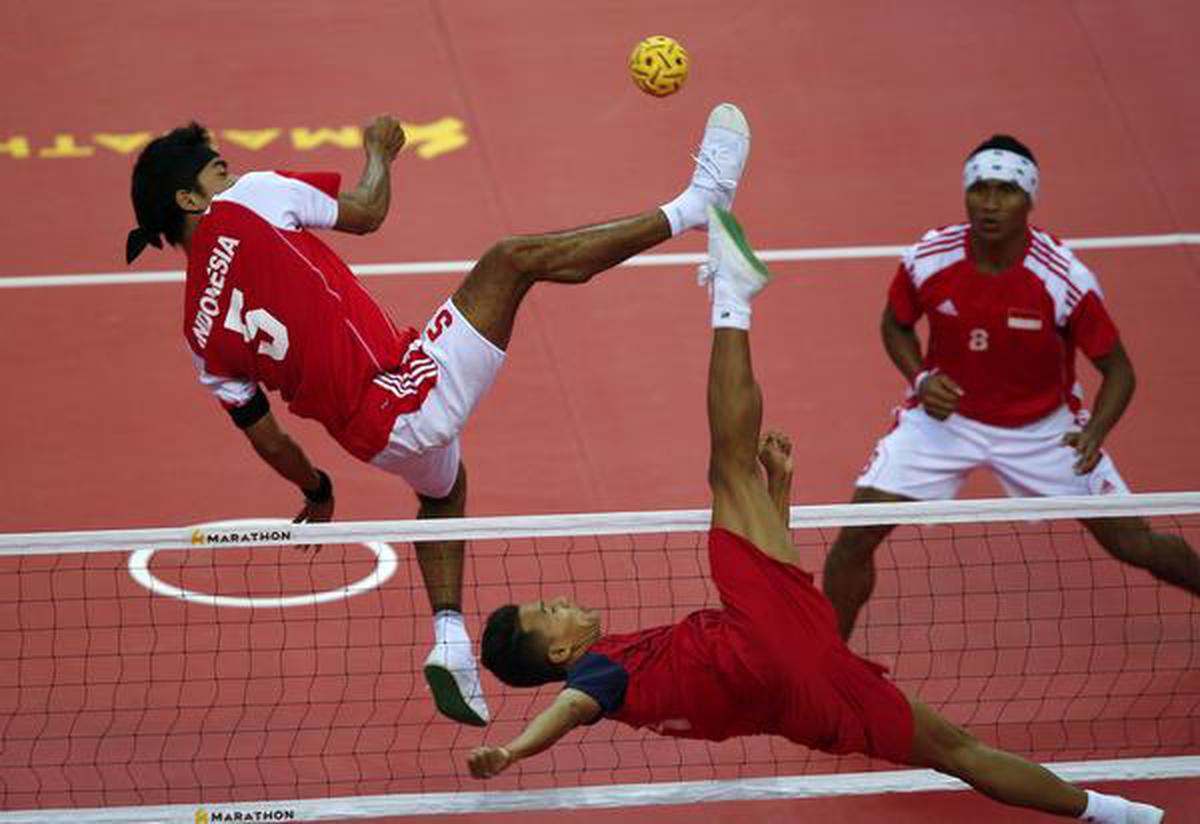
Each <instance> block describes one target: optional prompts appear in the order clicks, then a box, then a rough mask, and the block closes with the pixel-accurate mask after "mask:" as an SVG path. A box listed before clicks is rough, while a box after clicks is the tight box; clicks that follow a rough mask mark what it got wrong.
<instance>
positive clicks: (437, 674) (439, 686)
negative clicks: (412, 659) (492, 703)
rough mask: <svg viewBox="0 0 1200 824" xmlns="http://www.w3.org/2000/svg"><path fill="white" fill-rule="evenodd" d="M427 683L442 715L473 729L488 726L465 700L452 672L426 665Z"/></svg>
mask: <svg viewBox="0 0 1200 824" xmlns="http://www.w3.org/2000/svg"><path fill="white" fill-rule="evenodd" d="M425 683H427V684H429V689H430V690H431V691H432V692H433V701H434V703H435V704H437V708H438V712H440V713H441V714H442V715H444V716H446V717H447V718H452V719H454V720H455V721H457V722H458V723H460V724H468V725H470V726H472V727H486V726H487V721H484V720H483V719H482V718H480V717H479V714H478V713H476V712H475V710H473V709H471V707H470V706H469V705H468V704H467V702H466V701H464V700H463V697H462V692H461V691H460V690H459V689H458V682H457V681H455V680H454V676H453V675H452V674H451V673H450V670H448V669H446V668H445V667H439V666H434V665H432V664H430V665H426V667H425Z"/></svg>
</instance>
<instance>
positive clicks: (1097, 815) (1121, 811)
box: [1079, 790, 1163, 824]
mask: <svg viewBox="0 0 1200 824" xmlns="http://www.w3.org/2000/svg"><path fill="white" fill-rule="evenodd" d="M1085 792H1087V799H1088V803H1087V809H1086V810H1084V811H1083V815H1081V816H1079V819H1080V820H1081V821H1087V822H1089V823H1090V824H1158V822H1159V821H1162V817H1163V811H1162V810H1160V809H1159V808H1158V807H1152V806H1150V805H1149V804H1139V803H1137V802H1136V801H1130V800H1128V799H1126V798H1122V797H1121V796H1119V795H1105V794H1104V793H1098V792H1095V791H1093V790H1086V791H1085Z"/></svg>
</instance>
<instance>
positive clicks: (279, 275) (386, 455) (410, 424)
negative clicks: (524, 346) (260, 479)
mask: <svg viewBox="0 0 1200 824" xmlns="http://www.w3.org/2000/svg"><path fill="white" fill-rule="evenodd" d="M403 145H404V131H403V129H402V128H401V126H400V124H399V123H398V122H397V121H396V120H394V119H392V118H391V117H379V118H377V119H376V120H375V121H374V122H373V123H371V124H370V125H369V126H368V127H367V128H366V130H365V132H364V135H363V146H364V149H365V150H366V156H367V157H366V168H365V170H364V172H363V176H362V179H361V181H360V182H359V184H358V186H357V187H356V188H354V189H352V190H350V191H342V192H340V191H339V185H340V177H339V176H338V175H336V174H324V173H322V174H293V173H290V172H251V173H248V174H244V175H242V176H241V177H235V176H234V175H232V174H230V172H229V168H228V165H227V164H226V162H225V160H224V159H223V158H221V157H220V156H219V155H218V154H217V153H216V151H214V150H213V149H212V148H211V147H210V145H209V140H208V135H207V133H206V132H205V130H204V129H203V128H202V127H201V126H199V125H198V124H196V123H192V124H191V125H189V126H185V127H182V128H179V129H175V130H174V131H172V132H170V133H169V134H167V135H165V136H164V137H161V138H158V139H157V140H154V141H153V142H151V143H150V144H149V145H148V146H147V147H146V149H145V150H144V151H143V152H142V153H141V155H140V156H139V158H138V161H137V164H136V165H135V166H134V170H133V187H132V196H133V206H134V211H135V213H136V215H137V221H138V227H137V228H136V229H134V230H133V231H132V232H130V233H129V239H128V242H127V246H126V258H127V260H128V261H129V262H132V261H133V259H134V258H135V257H137V255H138V254H139V253H140V252H141V251H142V250H143V249H144V248H145V247H146V245H147V244H151V245H154V246H156V247H158V248H161V247H162V239H161V238H162V237H165V238H166V240H167V242H168V243H170V244H171V245H173V246H182V247H183V249H184V251H185V252H186V253H187V260H188V267H187V285H186V288H185V293H184V318H183V332H184V337H185V338H186V339H187V342H188V346H189V347H190V348H191V350H192V357H193V360H194V362H195V365H196V368H197V370H198V371H199V375H200V382H201V383H202V384H204V385H205V386H206V387H207V388H208V389H209V390H210V391H211V392H212V393H213V394H214V395H215V396H216V398H217V400H218V401H220V403H221V404H222V405H223V406H224V407H225V409H226V410H227V411H228V412H229V415H230V416H231V418H232V419H233V423H234V424H235V425H236V426H238V427H239V428H240V429H241V430H242V432H243V433H245V435H246V437H247V438H248V439H249V441H250V445H251V446H252V447H253V448H254V450H255V452H256V453H257V454H258V455H259V456H260V457H261V458H262V459H263V460H264V461H266V463H268V464H269V465H270V466H271V467H272V468H273V469H274V470H275V471H276V472H277V473H279V474H280V475H281V476H283V477H284V478H285V479H287V480H288V481H290V482H291V483H293V484H295V485H296V486H297V487H298V488H299V490H300V491H301V492H302V493H303V495H304V499H305V502H304V507H303V509H302V510H301V511H300V514H299V515H298V516H297V518H296V520H297V521H327V520H329V519H330V518H331V517H332V516H333V508H334V498H333V485H332V482H331V481H330V478H329V476H328V475H327V474H326V473H325V472H323V471H321V470H320V469H317V468H316V467H314V466H313V465H312V464H311V463H310V462H309V460H308V458H307V457H306V455H305V453H304V451H303V450H302V449H301V448H300V446H299V445H298V444H297V443H296V442H295V441H293V440H292V439H291V438H290V437H288V435H287V434H286V433H285V432H284V431H283V429H282V428H281V427H280V425H279V423H278V422H277V421H276V419H275V417H274V415H273V414H272V413H271V411H270V407H269V404H268V402H267V396H266V393H265V392H264V389H267V390H274V391H277V392H279V394H280V396H281V397H282V398H283V400H284V401H285V402H287V404H288V407H289V409H290V410H291V411H292V412H293V413H294V414H296V415H298V416H300V417H303V418H312V419H315V420H317V421H320V422H321V423H322V424H323V425H324V426H325V428H326V430H328V432H329V434H330V435H331V436H332V437H333V438H334V439H335V440H336V441H337V442H338V443H339V444H341V446H342V447H343V448H344V449H345V450H346V451H347V452H349V453H350V454H352V455H354V456H355V457H357V458H359V459H361V460H363V461H369V462H370V463H372V464H374V465H375V466H378V467H380V468H382V469H384V470H385V471H388V472H391V473H394V474H396V475H399V476H400V477H402V478H404V480H405V481H407V482H408V484H409V486H411V487H412V489H413V491H414V492H416V494H417V498H418V501H419V510H418V517H420V518H443V517H454V516H461V515H462V514H463V512H464V508H465V502H466V472H465V469H464V467H463V464H462V461H461V459H460V454H459V438H458V435H459V432H460V431H461V429H462V427H463V425H464V424H465V422H466V420H467V418H468V417H469V416H470V414H471V411H472V410H473V409H474V408H475V404H476V403H477V402H478V401H479V399H480V398H481V397H482V396H483V395H484V393H485V392H486V391H487V389H488V387H490V386H491V384H492V381H493V380H494V378H495V376H496V374H497V371H498V370H499V368H500V365H501V364H502V363H503V361H504V352H505V349H506V348H507V346H508V341H509V338H510V336H511V335H512V330H513V322H514V319H515V317H516V314H517V309H518V307H519V306H520V304H521V301H522V299H523V298H524V297H525V294H526V292H528V290H529V288H530V287H531V286H533V284H535V283H537V282H539V281H553V282H558V283H584V282H586V281H588V280H589V279H590V278H591V277H592V276H593V275H595V274H597V273H598V272H601V271H603V270H605V269H608V268H610V267H612V266H615V265H616V264H618V263H620V262H621V261H623V260H625V259H626V258H628V257H630V256H631V255H635V254H637V253H639V252H642V251H644V250H646V249H648V248H650V247H652V246H654V245H655V244H658V243H661V242H662V241H664V240H666V239H668V238H670V237H672V236H673V235H677V234H679V233H680V232H683V231H685V230H687V229H693V228H700V227H703V226H704V225H705V224H706V222H707V219H708V218H707V212H706V211H705V210H706V208H707V206H708V205H709V204H712V203H716V204H721V205H728V204H729V203H730V202H731V201H732V199H733V196H734V193H735V190H736V188H737V184H738V180H739V179H740V177H741V174H742V169H743V168H744V166H745V162H746V158H747V156H748V154H749V150H750V131H749V127H748V125H747V123H746V120H745V118H744V117H743V116H742V113H741V111H740V110H739V109H738V108H737V107H736V106H733V105H731V104H728V103H725V104H721V105H720V106H717V107H716V108H715V109H713V111H712V114H711V115H710V116H709V119H708V124H707V127H706V129H705V132H704V137H703V140H702V142H701V145H700V149H699V152H698V154H697V158H696V168H695V171H694V173H693V175H692V180H691V183H690V184H689V186H688V187H687V188H686V189H685V190H684V191H683V193H682V194H680V195H679V196H678V197H676V198H675V199H674V200H672V201H671V202H669V203H667V204H666V205H664V206H662V207H661V208H658V209H652V210H650V211H648V212H644V213H642V214H640V215H637V216H635V217H629V218H625V219H621V220H616V221H613V222H610V223H605V224H601V225H596V226H589V227H585V228H582V229H576V230H574V231H568V232H561V233H556V234H547V235H539V236H532V237H511V238H507V239H505V240H502V241H500V242H499V243H497V244H496V245H495V246H493V247H492V248H490V249H489V250H488V251H487V252H486V253H485V254H484V255H483V257H482V258H480V260H479V261H478V263H476V264H475V267H474V268H473V269H472V271H471V273H470V274H469V275H468V276H467V277H466V279H465V280H464V281H463V283H462V285H461V286H459V288H458V290H457V291H456V292H455V293H454V294H453V296H452V297H451V298H450V299H449V300H447V301H446V302H445V303H444V304H442V306H441V307H440V308H439V309H438V310H437V311H436V312H435V313H434V315H433V317H432V318H431V319H430V321H429V322H428V323H427V324H426V325H425V328H424V330H423V331H422V332H418V331H416V330H415V329H405V328H397V327H396V326H395V325H393V323H392V321H391V320H390V319H389V317H388V316H387V314H386V313H385V312H384V311H383V310H382V309H381V308H380V307H379V306H378V305H377V304H376V303H375V301H374V300H373V299H372V298H371V296H370V294H369V293H368V292H367V291H366V289H365V288H363V286H362V284H361V283H359V281H358V280H357V279H356V278H355V277H354V275H353V274H352V273H351V272H350V269H349V267H347V266H346V264H345V263H344V262H342V260H341V259H340V258H339V257H338V256H337V255H336V254H335V253H334V252H333V251H332V250H331V249H330V248H329V247H328V246H326V245H325V244H324V243H323V242H322V241H321V240H320V239H318V237H317V236H316V235H315V234H313V233H312V232H310V231H308V230H309V229H336V230H339V231H344V232H351V233H355V234H365V233H367V232H372V231H375V230H376V229H378V228H379V227H380V226H381V225H382V223H383V220H384V218H385V217H386V216H387V213H388V206H389V204H390V200H391V163H392V161H393V160H394V159H395V158H396V155H397V154H398V153H399V151H400V149H401V148H402V147H403ZM416 551H417V559H418V563H419V565H420V567H421V574H422V577H423V578H424V581H425V589H426V592H427V594H428V596H429V603H430V606H431V607H432V609H433V612H434V637H435V641H434V647H433V650H432V652H431V653H430V654H429V658H428V660H427V661H426V664H425V676H426V679H427V680H428V681H429V684H430V687H431V689H432V691H433V695H434V699H435V701H436V703H437V706H438V709H439V710H441V712H443V713H444V714H446V715H448V716H449V717H451V718H454V719H456V720H458V721H461V722H463V723H467V724H474V725H483V724H486V723H487V721H488V710H487V705H486V703H485V701H484V698H483V694H482V691H481V687H480V684H479V675H478V669H477V666H476V663H475V658H474V656H473V655H472V653H471V642H470V638H469V637H468V635H467V631H466V627H465V624H464V622H463V617H462V613H461V604H462V568H463V555H464V547H463V542H462V541H437V542H435V541H429V542H423V543H418V544H417V547H416Z"/></svg>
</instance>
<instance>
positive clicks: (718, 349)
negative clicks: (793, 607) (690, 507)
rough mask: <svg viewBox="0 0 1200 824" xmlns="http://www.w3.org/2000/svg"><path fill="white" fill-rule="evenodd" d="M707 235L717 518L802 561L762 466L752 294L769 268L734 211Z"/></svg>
mask: <svg viewBox="0 0 1200 824" xmlns="http://www.w3.org/2000/svg"><path fill="white" fill-rule="evenodd" d="M708 236H709V246H708V255H709V260H708V271H707V277H708V278H709V280H710V282H711V285H712V291H713V327H714V328H713V339H712V355H711V357H710V359H709V367H708V429H709V435H710V439H711V452H710V458H709V469H708V480H709V485H710V486H711V487H712V493H713V520H712V523H713V526H714V527H720V528H723V529H728V530H729V531H730V532H733V533H735V534H737V535H740V536H742V537H743V538H745V539H746V540H748V541H750V543H752V544H754V545H755V546H757V547H758V548H759V549H761V550H762V551H763V552H765V553H767V554H768V555H770V556H771V557H773V558H776V559H778V560H780V561H784V562H786V563H796V561H797V555H796V551H795V549H794V548H793V547H792V538H791V533H790V532H789V531H788V528H787V522H786V520H782V519H781V518H780V517H779V512H778V509H777V507H776V504H775V502H774V501H773V500H772V497H771V494H770V493H769V492H768V490H767V488H766V487H765V486H764V485H763V481H762V477H761V475H760V474H759V468H758V461H759V447H760V443H759V429H760V427H761V425H762V393H761V392H760V390H759V388H758V384H757V383H755V381H754V369H753V367H752V365H751V362H750V335H749V325H750V302H751V300H753V298H754V296H755V295H756V294H757V293H758V292H759V291H760V290H761V289H762V288H763V286H765V285H766V283H767V280H768V278H769V276H770V275H769V273H768V272H767V269H766V267H765V266H764V265H763V264H762V262H761V261H760V260H759V259H758V258H757V256H755V254H754V252H753V251H752V250H751V249H750V247H749V245H748V244H747V243H746V239H745V236H744V234H743V233H742V229H741V226H739V225H738V223H737V221H736V220H735V219H734V218H733V215H731V214H729V213H728V212H726V211H724V210H719V209H713V210H712V215H711V216H710V218H709V227H708Z"/></svg>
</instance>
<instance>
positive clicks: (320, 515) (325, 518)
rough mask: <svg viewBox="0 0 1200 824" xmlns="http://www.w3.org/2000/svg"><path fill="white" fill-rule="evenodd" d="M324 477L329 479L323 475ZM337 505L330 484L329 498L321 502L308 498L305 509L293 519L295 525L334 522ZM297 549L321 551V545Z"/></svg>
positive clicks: (301, 546) (309, 545)
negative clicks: (334, 510) (334, 511)
mask: <svg viewBox="0 0 1200 824" xmlns="http://www.w3.org/2000/svg"><path fill="white" fill-rule="evenodd" d="M322 477H327V476H325V475H324V474H322ZM335 503H336V500H335V498H334V497H333V489H332V484H330V491H329V497H328V498H325V499H324V500H321V501H310V500H309V499H308V498H307V497H306V498H305V499H304V508H303V509H301V510H300V512H299V513H297V514H296V517H295V518H293V519H292V523H294V524H324V523H328V522H329V521H332V520H333V509H334V505H335ZM297 549H299V550H301V551H303V552H307V551H308V550H310V549H311V550H318V549H320V544H302V545H299V546H297Z"/></svg>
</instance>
